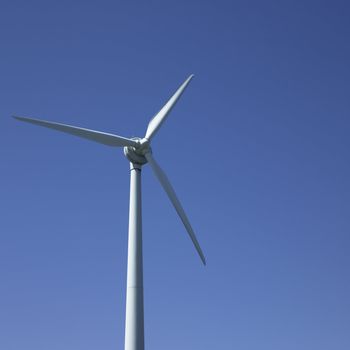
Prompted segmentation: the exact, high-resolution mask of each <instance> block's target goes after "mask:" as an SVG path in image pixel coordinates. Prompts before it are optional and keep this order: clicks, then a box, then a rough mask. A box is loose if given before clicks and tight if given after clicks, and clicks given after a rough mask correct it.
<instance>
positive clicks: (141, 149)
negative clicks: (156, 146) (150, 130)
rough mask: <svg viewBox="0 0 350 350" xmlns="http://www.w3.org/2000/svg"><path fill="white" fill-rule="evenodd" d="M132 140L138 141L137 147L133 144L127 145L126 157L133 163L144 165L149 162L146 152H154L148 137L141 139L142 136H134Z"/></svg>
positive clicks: (125, 149)
mask: <svg viewBox="0 0 350 350" xmlns="http://www.w3.org/2000/svg"><path fill="white" fill-rule="evenodd" d="M132 140H134V141H136V142H137V143H138V146H137V147H133V146H125V147H124V154H125V157H126V158H128V160H129V161H130V162H131V163H135V164H140V165H144V164H146V163H147V159H146V157H145V154H146V153H152V149H151V147H150V143H149V140H148V139H146V138H143V139H141V138H140V137H133V138H132Z"/></svg>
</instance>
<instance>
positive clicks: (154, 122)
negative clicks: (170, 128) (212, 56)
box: [145, 74, 194, 140]
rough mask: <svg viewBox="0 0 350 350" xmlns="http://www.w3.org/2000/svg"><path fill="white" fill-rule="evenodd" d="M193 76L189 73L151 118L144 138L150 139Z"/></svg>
mask: <svg viewBox="0 0 350 350" xmlns="http://www.w3.org/2000/svg"><path fill="white" fill-rule="evenodd" d="M193 77H194V75H193V74H191V75H190V76H189V77H188V78H187V79H186V81H185V82H184V83H183V84H182V85H181V86H180V87H179V88H178V89H177V90H176V92H175V94H174V95H173V96H172V97H171V98H170V99H169V101H168V102H167V103H166V104H165V105H164V107H163V108H162V109H161V110H160V111H159V112H158V113H157V114H156V115H155V116H154V117H153V118H152V119H151V121H150V122H149V124H148V127H147V131H146V135H145V138H146V139H148V140H150V139H151V138H152V137H153V136H154V134H155V133H156V132H157V130H158V129H159V128H160V126H161V125H162V124H163V122H164V120H165V119H166V117H167V116H168V114H169V112H170V111H171V110H172V108H173V107H174V106H175V103H176V102H177V100H178V99H179V98H180V96H181V95H182V93H183V92H184V90H185V89H186V87H187V85H188V84H189V83H190V81H191V79H192V78H193Z"/></svg>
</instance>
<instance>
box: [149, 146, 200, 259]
mask: <svg viewBox="0 0 350 350" xmlns="http://www.w3.org/2000/svg"><path fill="white" fill-rule="evenodd" d="M145 157H146V159H147V161H148V163H149V165H150V166H151V168H152V170H153V171H154V174H155V175H156V177H157V178H158V180H159V182H160V184H161V185H162V187H163V188H164V191H165V192H166V194H167V195H168V197H169V199H170V201H171V203H172V204H173V206H174V208H175V210H176V212H177V213H178V215H179V216H180V219H181V221H182V223H183V224H184V226H185V228H186V230H187V233H188V235H189V236H190V238H191V240H192V242H193V244H194V246H195V248H196V250H197V252H198V254H199V256H200V258H201V259H202V262H203V264H204V265H205V264H206V261H205V257H204V254H203V252H202V249H201V247H200V245H199V243H198V240H197V238H196V235H195V234H194V231H193V228H192V226H191V224H190V221H189V220H188V217H187V215H186V213H185V210H184V209H183V207H182V205H181V203H180V201H179V199H178V198H177V195H176V193H175V191H174V189H173V186H172V185H171V183H170V181H169V179H168V177H167V176H166V174H165V172H164V171H163V170H162V168H161V167H160V166H159V165H158V164H157V162H156V161H155V159H154V158H153V156H152V154H151V153H146V154H145Z"/></svg>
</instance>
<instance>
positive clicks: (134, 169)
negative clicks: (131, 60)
mask: <svg viewBox="0 0 350 350" xmlns="http://www.w3.org/2000/svg"><path fill="white" fill-rule="evenodd" d="M192 78H193V75H190V76H189V77H188V78H187V80H186V81H185V82H184V83H183V84H182V85H181V86H180V87H179V88H178V89H177V91H176V92H175V93H174V95H173V96H172V97H171V98H170V99H169V100H168V102H167V103H166V104H165V105H164V107H163V108H162V109H161V110H160V111H159V112H158V113H157V114H156V115H155V116H154V117H153V118H152V119H151V121H150V122H149V124H148V127H147V131H146V134H145V136H144V137H143V138H140V137H135V138H125V137H121V136H118V135H114V134H110V133H105V132H100V131H96V130H90V129H85V128H80V127H76V126H71V125H65V124H61V123H54V122H50V121H45V120H39V119H33V118H27V117H19V116H14V118H15V119H17V120H20V121H23V122H27V123H31V124H35V125H39V126H43V127H46V128H50V129H54V130H58V131H62V132H65V133H68V134H72V135H75V136H79V137H82V138H85V139H88V140H92V141H95V142H98V143H102V144H105V145H107V146H112V147H124V154H125V156H126V157H127V159H128V160H129V161H130V207H129V238H128V267H127V291H126V319H125V350H144V315H143V265H142V215H141V169H142V166H143V165H145V164H146V163H148V164H149V165H150V166H151V168H152V170H153V172H154V174H155V175H156V177H157V179H158V180H159V182H160V184H161V186H162V187H163V189H164V191H165V192H166V193H167V195H168V197H169V199H170V201H171V203H172V204H173V206H174V208H175V210H176V212H177V213H178V215H179V217H180V219H181V221H182V223H183V224H184V226H185V228H186V231H187V233H188V235H189V237H190V239H191V240H192V242H193V244H194V247H195V248H196V250H197V252H198V254H199V256H200V258H201V260H202V262H203V264H204V265H205V263H206V262H205V257H204V255H203V252H202V249H201V247H200V245H199V243H198V241H197V238H196V236H195V234H194V231H193V229H192V226H191V224H190V222H189V220H188V218H187V215H186V213H185V211H184V209H183V207H182V205H181V203H180V201H179V199H178V198H177V196H176V193H175V191H174V189H173V187H172V185H171V184H170V181H169V179H168V177H167V176H166V174H165V173H164V171H163V170H162V169H161V167H160V166H159V165H158V163H157V162H156V161H155V159H154V157H153V155H152V149H151V146H150V143H151V141H152V138H153V137H154V135H155V134H156V133H157V131H158V130H159V128H160V127H161V125H162V124H163V122H164V121H165V119H166V118H167V116H168V115H169V112H170V111H171V110H172V108H173V107H174V105H175V104H176V102H177V101H178V99H179V98H180V96H181V95H182V93H183V92H184V90H185V89H186V87H187V86H188V84H189V83H190V81H191V79H192Z"/></svg>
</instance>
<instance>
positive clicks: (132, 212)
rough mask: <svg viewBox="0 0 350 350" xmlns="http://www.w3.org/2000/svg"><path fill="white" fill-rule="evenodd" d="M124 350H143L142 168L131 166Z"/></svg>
mask: <svg viewBox="0 0 350 350" xmlns="http://www.w3.org/2000/svg"><path fill="white" fill-rule="evenodd" d="M125 350H144V316H143V269H142V214H141V166H140V165H136V164H132V163H130V207H129V242H128V274H127V289H126V319H125Z"/></svg>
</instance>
